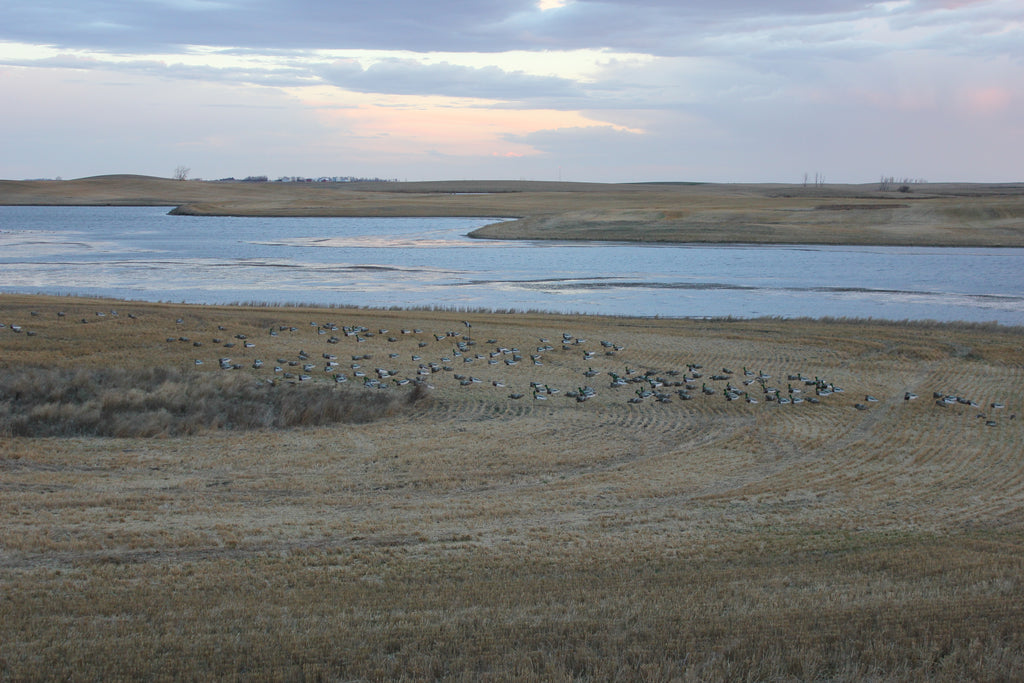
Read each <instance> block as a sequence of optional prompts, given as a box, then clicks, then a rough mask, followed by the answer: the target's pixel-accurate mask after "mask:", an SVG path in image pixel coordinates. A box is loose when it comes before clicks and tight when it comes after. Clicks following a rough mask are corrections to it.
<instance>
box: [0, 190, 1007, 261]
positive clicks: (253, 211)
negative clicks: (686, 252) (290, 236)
mask: <svg viewBox="0 0 1024 683" xmlns="http://www.w3.org/2000/svg"><path fill="white" fill-rule="evenodd" d="M880 187H881V186H880V184H879V183H872V184H863V185H823V186H817V185H810V186H804V185H798V184H793V185H785V184H754V185H750V184H713V183H677V184H671V183H638V184H600V183H555V182H529V181H518V182H517V181H445V182H420V183H398V182H395V183H389V182H377V183H369V182H355V183H283V182H259V183H251V182H205V181H197V180H191V181H175V180H168V179H162V178H153V177H146V176H133V175H115V176H98V177H94V178H83V179H79V180H69V181H0V204H86V205H93V204H95V205H108V204H109V205H140V204H144V205H166V206H168V207H169V208H172V209H173V211H174V212H176V213H186V214H194V215H239V216H254V215H259V216H472V217H478V216H484V217H486V216H495V217H504V218H515V219H517V220H514V221H507V222H502V223H499V224H494V225H489V226H485V227H482V228H480V229H478V230H476V231H475V232H474V233H473V235H474V236H476V237H481V238H487V237H490V238H501V239H531V240H536V239H558V240H564V239H570V240H571V239H580V240H626V241H657V242H723V243H762V244H763V243H776V244H856V245H890V246H897V245H905V246H999V247H1021V246H1024V183H1006V184H978V183H922V184H914V185H905V186H900V185H894V186H892V187H887V188H886V189H880Z"/></svg>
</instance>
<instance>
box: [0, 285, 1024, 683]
mask: <svg viewBox="0 0 1024 683" xmlns="http://www.w3.org/2000/svg"><path fill="white" fill-rule="evenodd" d="M114 310H116V312H117V315H116V316H115V315H113V314H112V311H114ZM33 311H34V312H35V313H36V315H32V312H33ZM58 312H63V313H64V315H63V316H58ZM97 313H103V314H104V315H102V316H100V315H97ZM130 316H131V317H130ZM179 319H180V320H181V322H177V321H178V320H179ZM83 320H84V321H85V322H82V321H83ZM464 320H465V321H466V322H469V323H470V324H471V327H466V325H465V324H464V323H463V321H464ZM0 323H3V324H4V325H5V327H3V328H0V365H2V366H3V369H6V370H15V371H17V370H20V369H24V368H27V367H38V366H44V367H48V368H58V369H61V368H68V369H73V370H75V371H80V370H98V369H100V368H104V367H118V368H124V369H125V370H140V369H145V368H168V369H173V370H174V371H175V372H179V373H182V374H194V375H199V376H207V375H209V374H210V373H213V374H214V376H223V375H230V376H232V377H242V376H251V377H253V378H254V379H264V380H265V379H268V378H272V377H275V376H276V377H278V381H279V382H284V380H283V378H282V375H283V372H282V373H274V372H273V366H274V365H275V364H276V363H277V359H278V358H281V359H285V360H286V361H287V360H289V359H297V358H298V354H299V352H300V351H305V352H306V355H307V356H309V358H310V360H311V361H313V362H316V363H317V364H318V367H317V368H315V369H314V370H313V371H311V372H310V373H309V374H310V375H311V379H309V380H306V383H312V384H321V383H328V382H331V383H333V380H332V379H331V374H332V373H329V372H324V371H323V368H322V367H319V364H320V363H321V362H322V361H323V360H324V359H323V358H322V354H323V353H330V354H335V355H337V357H338V362H339V364H340V367H339V368H337V369H336V371H341V372H345V373H347V374H348V375H349V378H350V379H349V383H355V382H356V378H355V377H354V376H353V374H354V370H353V369H352V368H350V367H349V366H350V365H351V364H352V362H353V361H352V360H351V359H352V356H355V355H358V356H360V357H362V356H367V355H369V356H371V358H370V359H368V360H365V359H362V358H361V359H360V361H356V362H357V363H358V364H360V365H361V366H362V368H361V369H363V370H367V373H366V374H367V375H369V376H371V377H374V376H376V375H375V373H374V372H373V369H374V368H377V367H380V368H383V369H388V370H389V371H393V373H394V376H393V377H390V378H387V380H386V381H384V384H385V385H386V386H388V387H389V388H387V389H358V390H359V391H363V392H365V395H367V396H372V395H378V394H389V395H390V394H391V393H392V392H402V391H405V390H407V388H408V387H400V386H398V385H397V383H396V382H395V380H396V379H404V378H406V377H414V376H415V374H416V371H417V370H418V366H419V364H421V363H423V364H427V363H430V362H437V363H438V364H439V365H442V366H444V365H447V366H448V367H451V368H452V369H451V370H450V371H446V370H443V369H442V370H440V371H438V372H435V373H431V374H429V375H426V377H427V381H428V382H429V384H431V385H432V387H433V388H432V389H431V391H430V393H429V396H428V397H427V399H426V400H423V401H419V402H418V403H416V404H415V405H413V406H411V407H408V408H403V410H400V411H397V412H394V413H393V414H390V415H385V416H383V417H381V418H380V419H378V420H376V421H373V422H369V423H363V424H343V425H333V426H310V427H300V428H294V429H279V430H261V431H255V432H253V431H248V432H237V431H225V430H218V429H208V430H205V431H200V432H199V433H197V434H194V435H190V436H187V437H175V436H170V437H167V436H165V437H161V438H109V437H81V436H78V437H61V438H55V437H48V438H27V437H8V438H4V439H3V440H2V441H0V586H2V591H3V592H2V595H0V678H4V679H11V680H23V679H28V678H31V679H40V678H52V679H58V678H60V679H72V680H82V679H117V678H128V677H133V678H158V679H164V678H211V677H225V678H246V679H248V678H257V679H266V678H273V679H278V678H290V679H295V678H324V679H341V680H380V679H456V680H537V679H547V680H608V679H618V680H639V679H642V680H707V679H718V680H736V679H753V680H807V679H828V680H863V679H875V680H879V679H881V680H921V679H929V680H950V681H952V680H964V679H972V680H1013V679H1020V678H1021V677H1022V676H1024V636H1022V631H1021V628H1020V626H1021V624H1022V623H1024V607H1022V605H1024V582H1022V577H1024V553H1022V550H1024V538H1022V530H1024V460H1022V458H1021V453H1022V451H1024V447H1022V446H1024V430H1022V426H1021V425H1022V420H1021V419H1020V418H1018V417H1016V416H1017V415H1020V414H1021V410H1022V409H1024V402H1022V396H1024V391H1022V390H1024V374H1022V371H1024V332H1022V330H1020V329H1019V328H1006V327H999V326H995V325H956V324H950V325H942V324H913V323H878V322H863V321H860V322H858V321H843V320H823V321H779V320H752V321H686V320H649V319H627V318H597V317H571V316H546V315H502V314H492V313H487V314H485V313H464V314H456V313H445V312H429V311H379V310H351V309H301V308H269V307H266V308H265V307H212V306H201V307H200V306H176V305H165V304H149V303H134V302H112V301H105V300H87V299H76V298H58V297H24V296H14V295H5V296H0ZM311 323H314V324H311ZM329 323H336V324H337V325H338V326H339V332H338V333H337V336H338V338H339V339H338V343H336V344H329V343H328V342H327V340H328V339H329V338H330V337H331V336H334V334H335V333H332V332H330V330H329V328H325V327H324V325H327V324H329ZM11 325H18V326H19V327H20V328H21V331H20V332H14V331H13V330H12V328H11ZM282 326H283V327H284V328H285V329H284V330H282V329H281V327H282ZM343 326H359V327H362V328H366V329H367V330H368V331H369V332H370V333H371V334H372V336H370V335H368V334H366V333H365V332H364V333H362V334H360V336H359V338H360V339H363V341H356V337H355V336H344V334H343V333H341V332H340V330H341V329H342V327H343ZM220 327H223V328H224V329H219V328H220ZM292 327H294V328H295V330H294V331H292V329H291V328H292ZM271 328H273V329H274V330H275V332H277V334H276V336H271V335H270V334H269V331H270V330H271ZM318 330H322V331H325V333H324V334H318ZM381 330H387V332H381ZM403 330H404V331H405V332H403ZM29 332H32V333H33V334H32V335H31V336H29V334H28V333H29ZM449 333H450V334H449ZM563 333H565V334H569V335H571V336H572V339H573V342H572V343H570V344H568V349H567V350H563V349H562V345H561V341H562V338H563ZM238 334H242V335H245V336H246V337H247V340H246V341H250V342H251V343H253V344H254V346H253V347H252V348H245V347H244V346H243V345H242V340H238V339H236V338H235V335H238ZM435 335H437V336H440V337H441V339H440V340H438V338H437V336H435ZM464 335H466V336H469V338H470V339H471V340H472V341H473V342H475V344H473V345H468V342H467V341H466V340H464V339H463V336H464ZM182 338H186V339H188V341H182ZM215 338H217V339H221V341H220V342H214V341H213V340H214V339H215ZM389 339H394V341H389ZM541 339H548V340H550V341H549V342H541V341H540V340H541ZM577 339H584V340H586V341H583V342H580V343H579V344H576V343H574V342H575V340H577ZM491 340H493V341H491ZM602 340H604V341H609V342H612V343H614V344H617V345H620V346H622V347H623V348H622V349H621V350H617V351H614V353H615V355H612V356H608V355H604V354H605V353H606V352H607V351H608V350H609V349H607V348H606V347H604V346H602V345H601V344H600V342H601V341H602ZM459 341H463V343H465V344H467V346H466V348H467V352H460V353H462V355H461V356H458V355H455V354H456V351H458V348H457V346H456V345H457V343H458V342H459ZM194 342H200V343H201V344H202V346H194V345H193V344H194ZM225 343H235V344H236V346H235V347H234V348H232V349H230V350H228V349H225V348H224V346H223V344H225ZM421 344H423V345H422V346H421ZM548 344H550V345H551V346H552V347H554V348H553V349H552V350H550V351H543V352H540V353H539V355H540V356H541V363H542V364H541V365H534V364H533V363H532V362H531V360H530V354H531V353H534V354H536V353H538V352H537V347H538V346H546V345H548ZM499 347H505V348H508V349H512V348H517V349H519V350H520V354H521V355H522V357H523V360H522V361H521V362H519V363H518V364H516V365H506V364H505V363H504V362H501V361H503V360H507V359H511V354H502V355H501V356H499V357H498V358H497V360H499V362H498V363H497V364H495V365H491V364H489V362H488V361H489V360H492V359H491V358H490V353H491V352H492V351H495V350H496V349H497V348H499ZM587 350H590V351H594V352H595V355H594V357H593V358H590V359H586V358H585V357H584V351H587ZM392 353H393V354H397V355H396V357H394V358H392V357H390V354H392ZM229 354H230V355H231V356H232V357H233V358H234V359H235V360H236V361H237V362H238V364H241V365H242V368H241V369H237V370H234V369H232V370H222V369H220V367H219V365H218V363H217V359H218V358H219V357H222V356H225V355H229ZM478 354H479V355H480V356H483V357H482V358H477V357H476V356H477V355H478ZM413 355H417V356H420V357H421V358H420V360H418V361H417V360H413ZM467 357H471V358H473V360H472V362H469V363H466V362H465V358H467ZM255 358H261V359H262V360H264V361H265V364H264V367H263V368H259V369H256V368H252V367H251V365H252V361H253V360H254V359H255ZM444 358H447V359H449V360H448V361H444V360H443V359H444ZM196 359H200V360H203V361H204V362H203V364H202V365H198V366H197V365H195V360H196ZM688 363H699V364H702V365H703V366H704V368H703V371H704V373H705V375H704V377H703V378H701V379H700V380H698V381H697V384H698V389H697V390H696V391H693V392H692V393H693V395H694V398H693V399H692V400H690V401H681V400H679V398H678V396H676V395H675V393H674V392H675V391H676V390H677V388H676V387H661V388H659V389H657V390H659V391H666V392H672V393H671V395H672V397H673V400H672V402H671V403H658V402H655V401H654V399H653V397H651V398H646V399H644V400H643V401H642V402H640V403H629V402H628V399H629V398H630V397H631V396H633V395H634V393H633V392H634V391H635V390H636V389H638V388H642V387H649V386H650V384H649V383H646V384H643V385H641V384H640V383H630V384H629V385H627V386H625V387H619V388H611V387H610V386H609V383H610V376H609V375H608V374H607V373H608V372H609V371H614V372H616V373H618V374H620V375H625V372H626V368H627V367H628V368H630V369H635V370H636V371H637V372H636V374H635V375H631V376H630V377H639V376H642V375H643V374H644V373H645V372H647V371H653V372H652V373H651V374H650V377H651V378H656V377H661V378H663V379H664V380H665V381H666V382H673V381H681V380H682V379H683V377H684V375H685V373H686V370H687V367H686V366H687V364H688ZM285 366H286V367H291V366H287V363H286V364H285ZM744 366H745V367H746V368H748V369H749V370H751V371H754V372H758V371H764V372H765V373H767V374H770V375H772V377H771V379H770V380H769V382H770V383H771V384H773V385H775V386H777V387H780V388H781V389H782V392H783V394H786V393H788V392H787V391H786V389H787V385H792V386H793V388H794V389H796V388H799V389H801V390H802V391H803V392H804V393H803V396H805V397H810V396H812V395H813V387H809V386H807V385H806V384H805V383H804V382H802V381H796V380H787V375H788V374H799V373H802V374H803V375H804V376H806V377H810V378H812V379H813V378H814V377H816V376H817V377H819V378H823V379H824V380H826V381H827V382H830V383H834V385H836V386H841V387H843V388H844V389H845V391H843V392H842V393H834V394H832V395H831V396H824V397H820V399H819V400H820V403H818V404H816V405H815V404H811V403H809V402H806V401H805V402H804V403H802V404H798V405H778V404H776V403H774V402H768V401H765V400H764V395H763V393H762V392H761V389H760V387H759V385H758V384H757V383H754V384H752V385H750V386H749V387H745V389H746V390H748V392H749V393H750V394H751V395H752V396H756V397H757V398H758V399H759V403H757V404H748V403H746V402H744V401H742V400H739V401H732V402H730V401H727V400H726V399H725V398H724V396H723V395H722V388H723V387H724V386H725V384H726V381H725V380H715V381H712V380H709V379H708V378H709V377H710V376H711V375H712V374H715V373H719V372H721V371H722V370H723V368H728V369H731V370H733V371H734V373H733V375H732V380H730V381H731V382H732V383H733V384H735V385H741V382H742V381H743V380H744V379H749V378H748V377H747V376H746V375H744V374H743V368H744ZM588 368H593V369H595V370H598V371H600V373H601V374H600V375H598V376H595V377H592V378H588V377H585V376H584V374H583V373H584V372H585V371H587V370H588ZM299 370H301V367H299ZM670 371H678V372H679V374H669V372H670ZM456 374H459V375H465V376H466V377H467V378H468V377H470V376H473V377H476V378H478V379H480V380H482V381H481V382H479V383H472V382H471V383H470V384H468V385H465V386H464V385H463V384H462V383H461V382H460V381H458V380H456V379H455V375H456ZM295 381H298V380H297V379H296V380H295ZM494 381H499V382H502V383H504V384H505V386H503V387H497V386H494V385H493V384H492V382H494ZM531 382H537V383H539V384H541V385H547V386H548V387H550V388H557V389H559V390H560V393H558V394H555V395H551V396H549V397H548V398H547V399H546V400H535V399H533V398H531V384H530V383H531ZM701 382H705V383H707V384H711V385H713V386H715V387H716V389H717V392H716V394H715V395H713V396H706V397H705V396H704V395H702V394H701V393H700V391H699V384H700V383H701ZM583 385H590V386H592V387H594V388H595V389H596V392H597V393H596V396H594V397H593V398H591V399H589V400H587V401H584V402H577V401H575V400H573V399H571V398H567V397H566V396H565V394H566V393H567V392H569V391H571V390H574V389H576V388H578V387H580V386H583ZM907 391H911V392H915V393H917V394H919V396H920V398H918V399H916V400H910V401H906V400H904V393H905V392H907ZM935 391H937V392H941V393H943V394H956V395H958V396H960V397H962V398H965V399H970V400H974V401H975V402H976V403H977V404H978V406H977V407H973V406H970V405H968V404H959V403H958V404H955V405H949V406H946V407H939V406H937V405H936V404H935V400H934V399H933V398H932V393H933V392H935ZM513 392H516V393H524V394H525V396H524V397H523V398H521V399H511V398H509V394H510V393H513ZM867 394H871V395H872V396H874V397H876V398H877V399H878V401H877V402H868V403H865V396H866V395H867ZM798 396H799V395H798ZM996 402H998V403H1002V404H1004V405H1005V407H1003V408H992V407H991V404H992V403H996ZM857 403H864V404H865V405H867V409H866V410H857V409H856V408H855V407H854V405H855V404H857ZM979 414H984V415H985V417H984V418H980V417H978V415H979ZM988 421H993V422H994V425H991V426H990V425H988V424H986V423H987V422H988Z"/></svg>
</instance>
